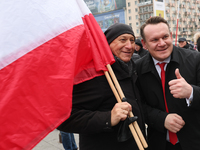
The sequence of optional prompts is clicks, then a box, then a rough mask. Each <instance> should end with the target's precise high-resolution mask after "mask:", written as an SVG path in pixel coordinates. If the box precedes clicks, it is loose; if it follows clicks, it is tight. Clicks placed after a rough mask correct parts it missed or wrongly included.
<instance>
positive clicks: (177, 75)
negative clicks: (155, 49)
mask: <svg viewBox="0 0 200 150" xmlns="http://www.w3.org/2000/svg"><path fill="white" fill-rule="evenodd" d="M175 75H176V78H177V79H180V78H182V76H181V74H180V72H179V69H178V68H177V69H176V70H175Z"/></svg>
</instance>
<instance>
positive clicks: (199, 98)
mask: <svg viewBox="0 0 200 150" xmlns="http://www.w3.org/2000/svg"><path fill="white" fill-rule="evenodd" d="M196 57H197V58H196V59H195V60H196V62H195V64H194V66H195V74H196V75H195V77H196V78H195V79H194V80H196V84H191V86H192V87H193V101H192V103H191V105H190V107H191V108H192V109H196V110H199V107H200V53H197V55H196Z"/></svg>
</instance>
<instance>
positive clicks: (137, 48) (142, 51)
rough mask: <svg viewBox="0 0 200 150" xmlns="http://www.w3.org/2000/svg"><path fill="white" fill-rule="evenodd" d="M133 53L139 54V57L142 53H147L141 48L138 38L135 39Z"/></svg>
mask: <svg viewBox="0 0 200 150" xmlns="http://www.w3.org/2000/svg"><path fill="white" fill-rule="evenodd" d="M135 53H136V54H139V55H140V57H143V56H144V55H146V54H147V53H148V51H147V50H146V49H144V48H143V45H142V43H141V41H140V39H136V40H135Z"/></svg>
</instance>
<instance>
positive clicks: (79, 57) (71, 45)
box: [0, 0, 114, 150]
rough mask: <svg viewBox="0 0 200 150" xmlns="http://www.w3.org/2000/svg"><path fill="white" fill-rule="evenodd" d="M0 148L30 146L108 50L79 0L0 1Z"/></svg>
mask: <svg viewBox="0 0 200 150" xmlns="http://www.w3.org/2000/svg"><path fill="white" fill-rule="evenodd" d="M0 6H1V10H0V114H1V117H0V150H21V149H23V150H26V149H32V148H33V147H34V146H35V145H36V144H37V143H39V142H40V141H41V140H42V139H43V138H44V137H45V136H46V135H47V134H48V133H49V132H51V131H53V130H54V129H55V128H57V127H58V126H59V125H60V124H61V123H62V122H63V121H65V120H66V119H67V118H68V117H69V116H70V113H71V107H72V88H73V85H74V84H78V83H81V82H84V81H86V80H89V79H92V78H94V77H96V76H100V75H103V71H102V70H107V69H106V67H105V66H106V65H107V64H112V63H114V58H113V55H112V53H111V51H110V48H109V45H108V44H107V41H106V38H105V36H104V34H103V32H102V31H101V29H100V27H99V25H98V23H97V22H96V20H95V18H94V17H93V15H92V14H91V12H90V11H89V9H88V8H87V6H86V5H85V3H84V2H83V0H59V1H58V0H27V1H25V0H1V1H0Z"/></svg>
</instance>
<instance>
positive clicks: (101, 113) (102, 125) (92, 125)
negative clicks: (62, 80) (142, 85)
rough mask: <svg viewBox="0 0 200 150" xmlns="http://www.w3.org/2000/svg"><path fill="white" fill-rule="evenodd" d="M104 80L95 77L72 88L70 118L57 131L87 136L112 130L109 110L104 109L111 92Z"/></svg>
mask: <svg viewBox="0 0 200 150" xmlns="http://www.w3.org/2000/svg"><path fill="white" fill-rule="evenodd" d="M104 78H105V77H103V76H101V77H96V78H94V79H92V80H89V81H86V82H83V83H81V84H78V85H75V86H74V88H73V98H72V112H71V116H70V117H69V118H68V119H67V120H66V121H65V122H63V123H62V124H61V125H60V126H59V127H58V129H59V130H61V131H65V132H72V133H87V134H88V133H89V134H93V133H100V132H108V131H110V130H112V128H111V109H110V108H106V107H108V106H106V101H107V100H108V99H109V98H110V96H112V93H110V92H112V91H111V90H110V89H109V86H108V84H107V83H106V82H105V80H104ZM102 79H103V80H102ZM105 91H107V92H105ZM108 93H109V94H108Z"/></svg>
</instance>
